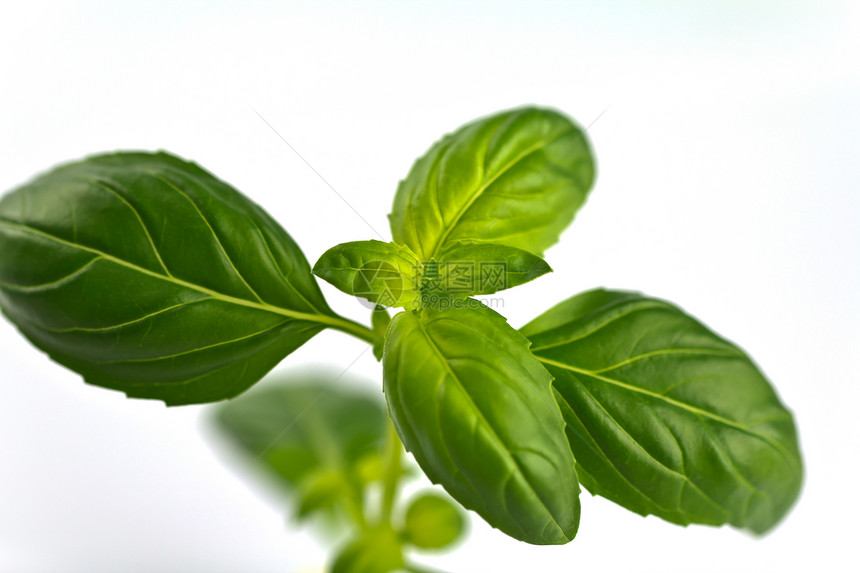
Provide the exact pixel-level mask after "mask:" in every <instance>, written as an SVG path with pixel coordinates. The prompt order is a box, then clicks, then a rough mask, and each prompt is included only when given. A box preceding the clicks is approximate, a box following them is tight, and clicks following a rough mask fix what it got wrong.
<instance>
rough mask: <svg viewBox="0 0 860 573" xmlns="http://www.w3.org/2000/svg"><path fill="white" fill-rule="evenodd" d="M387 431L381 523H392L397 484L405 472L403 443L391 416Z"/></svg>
mask: <svg viewBox="0 0 860 573" xmlns="http://www.w3.org/2000/svg"><path fill="white" fill-rule="evenodd" d="M387 426H388V427H387V429H386V432H385V454H384V455H385V469H384V472H385V473H384V474H383V475H382V509H381V511H380V513H379V520H380V522H381V523H391V514H392V511H393V510H394V499H395V498H396V497H397V485H398V483H399V482H400V476H401V475H402V474H403V466H402V463H401V459H402V457H403V444H401V443H400V438H399V437H397V430H395V429H394V424H393V423H392V422H391V418H388V425H387Z"/></svg>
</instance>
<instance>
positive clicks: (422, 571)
mask: <svg viewBox="0 0 860 573" xmlns="http://www.w3.org/2000/svg"><path fill="white" fill-rule="evenodd" d="M403 570H404V571H409V573H445V572H444V571H441V570H439V569H428V568H427V567H424V566H422V565H416V564H414V563H407V564H405V565H404V566H403Z"/></svg>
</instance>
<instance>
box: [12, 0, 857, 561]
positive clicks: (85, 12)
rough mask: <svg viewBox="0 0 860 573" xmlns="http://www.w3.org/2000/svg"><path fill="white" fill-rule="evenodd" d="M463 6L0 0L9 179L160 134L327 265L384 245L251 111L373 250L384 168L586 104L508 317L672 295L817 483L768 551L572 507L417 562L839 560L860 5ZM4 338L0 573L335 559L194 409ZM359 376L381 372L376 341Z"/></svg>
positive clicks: (848, 467) (596, 507) (851, 477)
mask: <svg viewBox="0 0 860 573" xmlns="http://www.w3.org/2000/svg"><path fill="white" fill-rule="evenodd" d="M463 4H464V3H459V2H450V3H449V2H434V3H432V5H431V3H427V4H426V5H419V4H417V3H415V4H407V3H403V2H393V1H392V2H378V3H372V4H365V5H364V6H361V7H359V6H358V5H356V4H355V3H346V2H344V3H342V4H335V3H329V2H307V3H294V4H281V3H259V4H255V3H251V2H237V3H235V4H231V3H226V2H193V3H191V2H185V3H183V2H145V3H143V2H141V3H129V2H122V3H120V2H115V3H108V2H77V3H73V2H67V3H57V4H50V3H42V2H6V3H4V4H2V8H0V190H8V189H11V188H12V187H14V186H16V185H18V184H20V183H22V182H24V181H26V180H27V179H29V178H30V177H31V176H33V175H34V174H35V173H37V172H40V171H42V170H45V169H47V168H49V167H50V166H52V165H53V164H55V163H57V162H61V161H66V160H70V159H74V158H78V157H80V156H83V155H86V154H89V153H93V152H97V151H105V150H113V149H125V148H139V149H157V148H165V149H168V150H171V151H173V152H175V153H178V154H180V155H182V156H184V157H187V158H191V159H194V160H196V161H198V162H200V163H201V164H202V165H203V166H204V167H206V168H208V169H209V170H211V171H213V172H214V173H215V174H217V175H218V176H220V177H222V178H224V179H226V180H227V181H229V182H231V183H233V184H234V185H235V186H236V187H237V188H239V189H240V190H242V191H243V192H244V193H246V194H247V195H249V196H250V197H251V198H253V199H254V200H255V201H257V202H259V203H261V204H262V205H263V206H264V207H265V208H266V209H268V210H269V211H270V212H271V213H272V214H273V215H274V216H275V217H276V218H277V219H278V220H279V221H281V222H282V223H283V225H284V226H285V228H286V229H287V230H288V231H289V232H290V233H291V234H292V236H293V237H294V238H295V239H296V240H297V241H298V242H299V244H300V245H301V246H302V248H303V249H304V251H305V253H306V255H307V257H308V258H309V259H310V260H311V262H313V261H315V260H316V258H317V257H318V256H319V255H320V254H321V253H322V252H323V251H324V250H325V249H327V248H328V247H330V246H332V245H334V244H336V243H339V242H342V241H348V240H359V239H370V238H375V234H374V232H373V231H372V230H371V229H370V228H368V226H367V225H366V224H365V223H364V222H363V221H362V220H361V219H360V218H359V217H357V216H356V215H355V213H353V211H352V210H351V209H350V208H349V207H348V206H347V205H346V204H344V202H342V201H341V199H339V198H338V196H337V195H336V194H335V193H334V192H332V190H331V189H330V188H329V187H328V186H327V185H326V184H325V183H324V182H323V181H321V180H320V178H319V177H318V176H317V175H315V174H314V173H313V171H311V169H309V168H308V166H307V165H306V164H305V163H303V162H302V160H301V159H300V158H299V157H297V155H296V154H295V153H294V152H293V151H291V150H290V149H289V147H288V146H287V145H285V144H284V142H283V141H281V140H280V139H279V138H278V136H277V135H275V133H273V132H272V130H271V129H269V127H267V126H266V124H265V123H264V122H263V121H262V120H261V119H260V117H258V116H257V114H256V113H255V110H256V112H259V114H261V115H262V116H263V117H265V118H266V120H268V121H269V122H270V123H271V124H272V125H273V126H274V127H275V128H276V129H277V130H278V132H280V134H281V135H282V136H283V137H284V138H285V139H286V140H287V141H289V142H290V144H291V145H292V146H293V147H295V148H296V149H297V150H298V151H299V152H300V153H301V154H302V155H303V156H304V157H305V158H306V159H307V161H308V162H309V163H310V164H311V165H313V167H314V168H315V169H316V170H317V171H319V173H320V174H322V175H323V176H324V177H325V178H326V179H327V180H328V182H329V183H331V185H332V186H333V187H334V188H335V189H337V191H338V192H339V193H340V194H341V195H343V197H344V198H346V200H347V201H348V202H349V203H350V204H351V205H352V206H353V207H354V208H355V209H356V210H357V211H358V212H359V213H361V214H362V216H363V217H364V218H365V219H367V221H368V222H369V223H370V226H371V227H373V228H374V229H377V230H378V231H379V233H381V234H382V235H383V236H385V237H386V238H388V237H389V236H390V235H389V233H388V228H387V222H386V218H385V215H386V214H387V213H388V210H389V208H390V204H391V199H392V196H393V193H394V190H395V187H396V184H397V182H398V180H399V179H400V178H402V177H403V176H404V175H405V174H406V172H407V170H408V168H409V166H410V165H411V162H412V160H413V159H414V158H415V157H416V156H418V155H419V154H421V153H423V151H424V150H425V149H426V148H427V147H428V146H429V145H430V144H431V143H432V142H433V141H434V140H436V139H437V138H438V137H439V136H440V135H442V134H443V133H444V132H447V131H450V130H452V129H454V128H456V127H457V126H459V125H460V124H462V123H464V122H466V121H469V120H471V119H473V118H475V117H477V116H480V115H485V114H488V113H491V112H495V111H498V110H501V109H505V108H509V107H513V106H518V105H522V104H527V103H535V104H540V105H549V106H553V107H556V108H559V109H561V110H563V111H565V112H566V113H568V114H570V115H571V116H573V117H575V118H576V119H577V120H578V121H579V122H580V123H581V124H583V125H588V124H590V123H592V122H594V124H593V125H592V126H591V127H590V129H589V133H590V136H591V140H592V142H593V145H594V148H595V151H596V154H597V159H598V162H599V177H598V181H597V185H596V187H595V189H594V191H593V193H592V195H591V198H590V199H589V201H588V203H587V205H586V206H585V208H584V209H583V210H582V211H581V213H580V215H579V216H578V217H577V220H576V221H575V223H574V225H573V226H572V227H571V228H570V229H569V230H568V231H567V232H566V233H565V234H564V235H563V237H562V240H561V242H560V243H559V244H558V245H557V246H555V247H553V248H552V249H550V250H549V251H548V253H547V258H548V261H549V263H550V264H551V265H552V266H553V267H554V268H555V269H556V271H555V273H553V274H551V275H548V276H546V277H543V278H541V279H540V280H538V281H535V282H533V283H531V284H529V285H526V286H523V287H519V288H517V289H515V290H512V291H509V292H507V293H505V308H504V309H503V310H502V312H503V314H505V315H506V316H507V317H508V318H509V320H510V322H511V324H513V325H514V326H520V325H522V324H524V323H525V322H526V321H527V320H528V319H530V318H531V317H533V316H534V315H536V314H537V313H539V312H541V311H542V310H544V309H546V308H547V307H549V306H550V305H552V304H554V303H556V302H558V301H560V300H562V299H564V298H566V297H568V296H570V295H573V294H574V293H577V292H579V291H581V290H584V289H587V288H591V287H595V286H600V285H605V286H609V287H617V288H629V289H638V290H642V291H644V292H646V293H649V294H652V295H655V296H660V297H664V298H667V299H670V300H673V301H675V302H677V303H678V304H680V305H681V306H683V307H684V308H685V309H687V310H688V311H689V312H691V313H692V314H694V315H696V316H698V317H699V318H700V319H702V320H703V321H704V322H706V323H707V324H709V325H710V326H712V327H713V328H714V329H715V330H717V331H718V332H720V333H722V334H724V335H726V336H728V337H729V338H731V339H733V340H735V341H737V342H738V343H739V344H741V345H742V346H743V347H744V348H746V349H747V350H748V351H749V352H750V353H751V354H752V355H753V356H754V357H755V358H756V360H757V361H758V362H759V364H760V365H761V366H762V367H763V369H764V370H765V372H766V373H767V374H768V375H769V377H770V378H771V379H772V380H773V381H774V383H775V385H776V387H777V388H778V390H779V392H780V394H781V396H782V398H783V399H784V400H785V402H786V403H787V404H789V405H790V407H791V408H792V409H793V410H794V412H795V413H796V416H797V422H798V425H799V428H800V433H801V438H802V446H803V450H804V454H805V461H806V463H807V478H806V484H805V489H804V492H803V495H802V497H801V499H800V502H799V503H798V504H797V506H796V507H795V509H794V510H793V511H792V513H791V514H790V515H789V517H788V518H787V520H786V521H785V522H784V523H783V524H782V525H781V526H780V527H779V528H777V529H776V530H775V531H774V532H773V533H771V534H770V535H769V536H767V537H765V538H763V539H758V540H757V539H753V538H751V537H749V536H747V535H745V534H742V533H738V532H736V531H734V530H730V529H714V528H705V527H690V528H687V529H684V528H680V527H676V526H672V525H668V524H665V523H663V522H661V521H660V520H658V519H655V518H647V519H643V518H641V517H638V516H636V515H633V514H631V513H628V512H627V511H625V510H623V509H620V508H618V507H616V506H614V505H612V504H611V503H609V502H606V501H604V500H601V499H597V498H592V497H591V496H590V495H588V494H583V511H582V525H581V528H580V533H579V535H578V537H577V538H576V540H574V541H573V542H572V543H571V544H569V545H567V546H564V547H553V548H541V547H533V546H529V545H526V544H522V543H518V542H516V541H513V540H510V539H508V538H506V537H505V536H503V535H502V534H500V533H498V532H496V531H494V530H491V529H490V528H489V527H487V526H486V525H484V524H483V523H482V522H480V520H478V519H477V518H476V519H474V520H473V528H472V536H471V538H470V540H469V541H468V542H467V543H466V544H465V545H463V546H461V547H460V548H458V550H456V551H454V552H453V553H450V554H448V555H443V556H441V557H435V558H433V559H429V560H428V562H431V563H433V564H436V565H438V566H439V567H441V568H445V569H447V570H449V571H455V572H458V573H463V572H522V571H551V572H554V571H632V570H635V571H661V572H667V571H678V572H681V571H684V572H687V571H713V572H722V571H736V572H737V571H757V572H758V571H807V570H813V569H814V570H829V571H847V570H855V571H856V570H857V569H855V567H856V561H857V557H856V543H857V541H856V515H857V513H858V510H860V506H858V497H857V493H856V492H857V486H856V479H857V474H858V470H860V463H858V458H857V455H858V452H860V438H858V430H857V425H858V421H857V417H856V412H857V406H856V405H857V403H858V400H860V392H858V382H860V380H858V373H860V372H858V367H857V361H856V359H857V352H858V350H860V327H858V324H860V305H858V302H857V295H858V290H860V289H858V287H860V280H858V279H860V271H858V262H860V247H858V245H860V231H858V223H860V199H858V191H860V167H858V165H860V159H858V157H860V145H858V137H860V136H858V134H860V109H858V107H860V106H858V104H860V61H858V60H860V57H858V56H860V40H858V38H860V9H858V7H857V6H856V4H855V5H854V6H852V5H851V3H850V2H844V3H837V2H807V3H801V2H784V1H780V2H739V1H737V2H727V1H720V2H695V3H692V2H690V3H681V2H650V3H648V8H647V9H646V8H644V7H643V6H644V3H642V4H633V3H621V2H613V3H601V4H599V3H598V2H592V3H578V4H572V3H571V4H570V5H569V4H568V3H562V2H557V3H555V2H553V3H550V2H530V3H528V6H527V5H526V3H518V4H514V3H508V2H500V1H499V0H496V1H494V2H487V3H467V5H463ZM601 114H602V115H601ZM598 117H599V119H597V118H598ZM595 120H596V121H595ZM0 256H2V253H0ZM324 288H325V293H326V295H327V296H328V297H329V299H330V300H331V301H332V304H333V306H334V307H335V308H336V309H337V310H339V311H341V312H342V313H344V314H347V315H349V316H352V317H354V318H357V319H360V320H362V321H366V320H367V315H366V310H365V309H364V308H363V307H362V306H360V305H359V304H357V303H356V302H355V301H354V300H351V299H349V298H348V297H346V296H345V295H342V294H340V293H338V292H335V291H334V290H333V289H331V288H327V287H324ZM362 350H363V343H361V342H359V341H356V340H353V339H350V338H348V337H346V336H345V335H342V334H340V333H328V332H327V333H323V334H322V335H320V336H318V337H317V338H315V339H314V340H312V341H311V342H310V343H308V344H307V345H306V346H305V347H303V348H302V349H300V350H299V351H298V352H296V353H295V354H294V355H292V356H290V357H289V358H288V359H287V360H286V361H285V366H287V367H288V366H289V365H291V364H292V365H297V364H319V363H326V362H328V363H331V364H332V365H333V367H335V368H343V367H345V366H346V365H347V364H349V363H350V362H351V361H352V360H353V359H354V358H355V357H356V356H358V355H359V353H360V352H361V351H362ZM0 357H2V362H0V570H2V571H4V572H28V571H32V572H36V571H40V572H41V571H51V572H54V571H56V572H102V571H103V572H114V571H126V572H152V571H160V572H174V571H175V572H196V571H200V572H204V571H206V572H220V571H223V572H229V571H247V572H256V571H259V572H271V571H287V572H315V571H320V570H321V568H322V563H323V562H324V557H325V553H324V551H323V549H322V548H321V546H319V545H317V544H316V542H315V541H314V538H312V537H310V536H309V535H307V534H301V533H295V532H292V531H289V530H288V529H287V528H286V527H285V518H284V514H285V513H286V508H285V507H283V506H282V503H283V501H282V500H281V499H279V498H278V497H277V496H275V495H274V494H273V493H272V492H271V491H270V490H267V489H265V488H263V487H260V484H259V483H258V482H254V481H249V480H247V479H246V478H247V477H248V476H247V474H246V473H245V472H243V471H241V470H236V469H231V467H229V466H228V464H227V463H226V462H227V461H229V458H230V456H229V454H227V453H225V452H224V450H223V447H219V446H217V445H216V444H215V440H214V438H213V437H212V435H211V432H210V431H209V430H208V429H207V428H208V426H207V425H206V424H205V419H204V418H202V417H201V414H202V412H203V411H204V410H205V408H204V407H185V408H176V409H169V410H168V409H166V408H165V407H164V406H162V405H161V404H160V403H151V402H145V401H135V400H127V399H126V398H125V397H124V396H123V395H122V394H120V393H116V392H111V391H107V390H102V389H99V388H95V387H89V386H86V385H85V384H83V383H82V382H81V381H80V379H79V378H78V377H77V376H76V375H74V374H72V373H70V372H68V371H66V370H64V369H63V368H61V367H59V366H57V365H55V364H53V363H51V362H50V361H49V360H48V359H47V358H45V357H44V356H43V355H42V354H41V353H40V352H38V351H36V350H35V349H34V348H32V347H31V346H29V345H28V344H27V343H26V342H25V341H24V340H23V339H22V338H21V337H20V336H19V335H18V334H17V332H16V331H15V329H14V328H13V327H12V326H11V325H10V324H9V323H7V322H5V321H4V322H2V323H0ZM352 371H353V372H355V373H357V374H359V375H363V376H364V377H365V378H367V379H369V380H371V381H373V383H374V384H377V385H378V384H379V380H380V368H379V365H378V364H377V363H376V362H375V360H374V359H373V357H372V356H371V355H370V353H369V352H368V353H366V354H364V355H363V356H362V357H361V358H359V359H358V361H357V362H356V364H355V365H354V367H353V368H352ZM377 387H378V386H377ZM852 561H854V563H852Z"/></svg>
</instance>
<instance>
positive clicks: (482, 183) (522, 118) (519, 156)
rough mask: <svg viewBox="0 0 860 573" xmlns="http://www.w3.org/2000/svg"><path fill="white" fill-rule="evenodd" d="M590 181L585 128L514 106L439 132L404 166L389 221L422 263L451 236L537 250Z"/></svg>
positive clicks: (554, 236)
mask: <svg viewBox="0 0 860 573" xmlns="http://www.w3.org/2000/svg"><path fill="white" fill-rule="evenodd" d="M593 180H594V161H593V159H592V156H591V150H590V149H589V147H588V143H587V142H586V139H585V134H584V133H583V132H582V130H580V129H579V128H578V127H577V126H576V125H574V124H573V123H572V122H571V121H570V119H568V118H567V117H565V116H563V115H561V114H560V113H557V112H555V111H551V110H546V109H537V108H522V109H515V110H512V111H506V112H503V113H499V114H496V115H493V116H490V117H487V118H483V119H479V120H477V121H474V122H472V123H469V124H467V125H465V126H463V127H461V128H460V129H458V130H457V131H455V132H454V133H452V134H450V135H446V136H445V137H443V138H442V139H441V140H440V141H438V142H437V143H436V144H434V145H433V147H431V148H430V150H429V151H428V152H427V153H426V154H424V155H423V156H422V157H420V158H419V159H418V160H417V161H416V162H415V164H414V165H413V166H412V169H411V171H410V172H409V174H408V175H407V176H406V179H404V180H403V181H402V182H401V183H400V186H399V188H398V189H397V194H396V195H395V197H394V206H393V208H392V211H391V214H390V215H389V219H390V222H391V232H392V236H393V237H394V240H395V241H396V242H398V243H401V244H404V245H408V246H409V247H410V248H411V249H412V250H413V251H414V252H415V253H416V254H417V255H418V257H419V258H420V259H421V260H422V261H429V260H431V259H437V258H438V256H439V253H441V252H442V251H444V250H445V249H446V248H447V247H448V245H449V243H451V242H453V241H464V240H465V241H482V242H489V243H498V244H503V245H508V246H511V247H517V248H519V249H524V250H526V251H529V252H531V253H535V254H542V253H543V251H544V250H546V249H547V248H548V247H549V246H551V245H553V244H554V243H555V242H556V241H558V237H559V234H560V233H561V232H562V231H563V230H564V229H565V228H566V227H567V226H568V225H569V224H570V222H571V221H572V220H573V217H574V215H575V213H576V212H577V210H579V208H580V206H582V204H583V202H584V201H585V198H586V196H587V194H588V191H589V190H590V189H591V185H592V182H593Z"/></svg>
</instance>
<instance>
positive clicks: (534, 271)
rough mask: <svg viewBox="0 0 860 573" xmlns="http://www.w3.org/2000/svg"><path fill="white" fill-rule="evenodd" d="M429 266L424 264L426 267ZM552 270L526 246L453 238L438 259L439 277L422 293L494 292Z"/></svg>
mask: <svg viewBox="0 0 860 573" xmlns="http://www.w3.org/2000/svg"><path fill="white" fill-rule="evenodd" d="M426 266H427V265H426V264H425V267H426ZM550 271H552V269H551V268H550V266H549V265H548V264H547V263H546V261H544V260H543V259H542V258H540V257H539V256H537V255H533V254H531V253H530V252H528V251H524V250H523V249H517V248H515V247H508V246H506V245H496V244H493V243H478V242H475V241H452V242H450V243H448V246H447V247H445V250H443V251H442V252H441V253H439V261H438V262H437V276H436V277H434V280H433V281H432V282H430V281H429V280H426V273H425V280H426V282H427V283H428V284H427V285H426V287H425V288H422V293H423V294H432V293H434V292H435V293H438V292H442V293H447V294H454V295H464V296H466V295H474V294H492V293H494V292H497V291H500V290H504V289H507V288H511V287H515V286H517V285H521V284H523V283H527V282H529V281H531V280H534V279H536V278H537V277H539V276H541V275H543V274H546V273H548V272H550Z"/></svg>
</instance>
